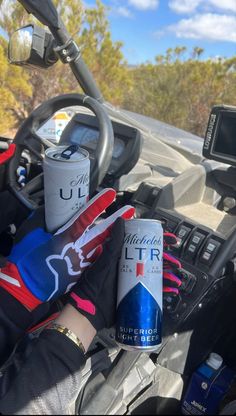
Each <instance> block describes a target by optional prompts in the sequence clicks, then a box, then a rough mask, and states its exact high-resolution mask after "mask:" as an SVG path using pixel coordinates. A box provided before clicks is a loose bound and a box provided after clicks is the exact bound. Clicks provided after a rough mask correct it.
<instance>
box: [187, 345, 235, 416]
mask: <svg viewBox="0 0 236 416" xmlns="http://www.w3.org/2000/svg"><path fill="white" fill-rule="evenodd" d="M234 381H235V372H234V371H232V370H231V369H230V368H228V367H227V366H226V365H224V364H223V358H222V357H221V356H220V355H218V354H215V353H212V354H210V356H209V358H208V359H207V361H206V362H205V363H203V364H202V365H201V366H200V367H199V368H198V369H197V370H196V371H195V373H194V374H193V375H192V378H191V381H190V384H189V386H188V388H187V392H186V394H185V397H184V399H183V402H182V413H183V414H184V415H215V414H218V412H219V408H220V404H221V402H222V400H223V398H224V397H225V396H226V394H227V392H228V391H229V389H230V387H231V385H232V383H233V382H234Z"/></svg>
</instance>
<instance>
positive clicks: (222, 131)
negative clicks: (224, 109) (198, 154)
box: [213, 113, 236, 159]
mask: <svg viewBox="0 0 236 416" xmlns="http://www.w3.org/2000/svg"><path fill="white" fill-rule="evenodd" d="M213 152H214V153H215V154H216V153H220V154H223V155H226V156H229V157H231V158H233V159H235V158H236V115H235V114H234V115H232V114H229V113H228V114H227V113H223V114H221V117H220V119H219V123H218V132H217V134H216V137H215V141H214V145H213Z"/></svg>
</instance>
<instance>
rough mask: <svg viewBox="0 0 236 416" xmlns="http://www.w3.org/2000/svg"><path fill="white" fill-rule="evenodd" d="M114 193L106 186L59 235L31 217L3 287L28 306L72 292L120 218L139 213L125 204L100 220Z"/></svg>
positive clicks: (2, 275) (1, 273)
mask: <svg viewBox="0 0 236 416" xmlns="http://www.w3.org/2000/svg"><path fill="white" fill-rule="evenodd" d="M115 197H116V192H115V191H114V190H113V189H105V190H103V191H102V192H100V193H99V194H98V195H96V196H95V197H94V198H93V199H92V200H91V201H89V202H88V203H87V204H86V205H85V206H84V207H83V208H82V209H81V210H80V211H79V212H78V213H77V214H76V215H75V216H74V217H73V218H72V219H71V220H70V221H69V222H68V223H67V224H66V225H65V226H63V227H62V228H60V229H59V230H58V231H57V232H56V233H55V234H54V235H52V234H50V233H47V232H45V230H44V227H42V226H41V227H38V226H37V224H36V223H37V221H38V219H39V218H38V219H37V215H36V218H34V217H32V218H31V219H29V220H28V221H26V224H25V226H24V227H23V232H22V231H21V233H20V234H21V237H22V239H21V240H20V241H19V239H18V242H17V244H16V245H15V246H14V248H13V250H12V253H11V255H10V256H9V258H8V262H7V264H6V266H5V267H4V268H2V269H1V270H0V287H3V288H4V289H5V290H6V291H7V292H8V293H10V294H11V295H12V296H14V297H15V298H16V299H17V300H18V301H19V302H20V303H21V304H22V305H24V306H25V307H26V308H27V309H28V310H33V309H35V308H36V307H37V306H39V305H40V304H41V303H43V302H47V301H51V300H55V299H57V298H59V297H60V296H61V295H63V294H64V293H67V292H69V291H70V290H71V288H72V287H73V286H74V285H75V284H76V282H77V281H78V279H79V278H80V276H81V274H82V272H83V271H84V270H85V269H86V268H87V267H88V266H90V265H91V264H92V263H93V262H94V261H95V260H96V259H97V258H98V257H99V255H100V254H101V251H102V247H101V245H102V244H103V243H104V241H105V240H106V239H107V237H108V236H109V234H110V231H111V228H112V225H113V224H114V222H115V221H116V219H117V218H119V217H122V218H124V219H130V218H132V217H133V215H134V212H135V209H134V208H133V207H131V206H125V207H124V208H121V209H120V210H119V211H117V212H115V213H114V214H113V215H111V216H110V217H108V218H106V219H105V220H102V221H100V222H99V223H98V224H96V225H95V224H94V223H95V220H96V219H98V217H99V216H100V215H101V214H102V213H103V212H104V211H105V210H106V209H107V208H108V207H109V206H110V205H111V204H112V203H113V202H114V200H115ZM42 218H43V216H42V215H41V219H42ZM35 221H36V222H35ZM41 222H42V221H41ZM35 225H36V228H35ZM26 229H28V232H27V233H26Z"/></svg>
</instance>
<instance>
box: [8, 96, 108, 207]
mask: <svg viewBox="0 0 236 416" xmlns="http://www.w3.org/2000/svg"><path fill="white" fill-rule="evenodd" d="M73 106H79V107H86V108H88V109H89V110H91V111H92V112H93V113H94V114H95V116H96V117H97V119H98V125H99V140H98V144H97V148H96V150H95V153H94V159H95V160H94V163H93V164H92V170H91V171H90V194H92V193H93V192H95V190H96V188H97V186H98V185H99V184H100V183H101V182H102V180H103V178H104V176H105V175H106V172H107V170H108V168H109V166H110V163H111V159H112V153H113V147H114V132H113V127H112V123H111V120H110V118H109V117H108V114H107V113H106V111H105V109H104V108H103V106H102V105H101V104H100V103H99V102H98V101H97V100H95V99H94V98H91V97H89V96H85V95H82V94H65V95H59V96H57V97H54V98H52V99H50V100H48V101H45V102H44V103H43V104H41V105H40V106H39V107H37V108H36V109H35V110H34V111H32V113H31V114H30V115H29V117H28V118H27V119H26V120H25V121H24V122H23V124H22V125H21V127H20V128H19V130H18V131H17V133H16V136H15V138H14V143H15V144H16V152H15V155H14V157H13V158H12V159H11V161H10V163H9V165H8V186H9V190H10V191H11V192H12V193H13V194H14V195H15V196H16V198H17V199H18V200H19V201H20V202H21V203H22V204H23V205H24V206H25V207H27V208H28V209H30V210H35V209H37V208H38V204H37V203H36V202H35V201H34V200H33V199H32V198H31V197H30V194H32V193H33V192H34V191H38V189H39V188H40V186H41V185H42V174H41V175H38V176H37V177H35V178H34V179H33V180H31V181H30V182H29V183H28V184H27V185H26V186H25V187H24V188H21V187H20V186H19V185H18V184H17V180H16V170H17V168H18V166H19V164H20V158H21V155H22V153H23V151H24V150H25V149H28V150H29V151H30V152H32V153H33V154H34V155H35V156H36V157H37V158H38V159H39V160H43V155H42V153H41V151H38V150H36V149H35V148H32V146H31V145H30V140H32V139H33V140H35V141H36V142H38V143H39V145H40V146H41V149H42V148H43V149H44V150H46V149H47V148H48V147H53V146H54V145H53V144H52V143H51V142H49V141H48V140H46V139H43V138H41V137H40V136H38V135H37V133H36V132H37V130H38V129H39V128H40V127H41V126H42V125H43V124H44V123H45V122H46V121H48V120H49V119H50V118H51V117H52V116H53V115H54V114H55V113H56V112H57V111H59V110H61V109H62V108H66V107H73Z"/></svg>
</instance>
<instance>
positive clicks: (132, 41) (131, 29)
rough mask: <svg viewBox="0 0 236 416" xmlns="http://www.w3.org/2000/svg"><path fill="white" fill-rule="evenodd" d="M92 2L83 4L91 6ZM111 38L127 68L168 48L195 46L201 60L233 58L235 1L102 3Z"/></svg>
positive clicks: (128, 0) (118, 0) (235, 52)
mask: <svg viewBox="0 0 236 416" xmlns="http://www.w3.org/2000/svg"><path fill="white" fill-rule="evenodd" d="M94 3H95V1H94V0H86V4H87V5H94ZM103 3H104V4H105V5H106V6H108V8H109V9H108V19H109V22H110V28H111V33H112V37H113V39H114V40H121V41H122V42H123V43H124V47H123V52H124V55H125V58H126V60H127V61H128V63H129V64H139V63H141V62H146V61H151V62H153V61H154V58H155V56H156V55H158V54H163V53H165V51H166V49H167V48H170V47H173V48H174V47H175V46H183V45H184V46H187V47H188V49H189V50H191V49H192V48H193V47H194V46H199V47H202V48H203V49H204V50H205V53H204V55H203V58H209V57H210V58H214V57H216V56H222V57H231V56H234V55H236V0H126V1H125V0H103Z"/></svg>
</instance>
